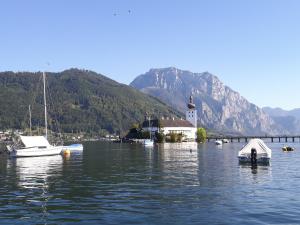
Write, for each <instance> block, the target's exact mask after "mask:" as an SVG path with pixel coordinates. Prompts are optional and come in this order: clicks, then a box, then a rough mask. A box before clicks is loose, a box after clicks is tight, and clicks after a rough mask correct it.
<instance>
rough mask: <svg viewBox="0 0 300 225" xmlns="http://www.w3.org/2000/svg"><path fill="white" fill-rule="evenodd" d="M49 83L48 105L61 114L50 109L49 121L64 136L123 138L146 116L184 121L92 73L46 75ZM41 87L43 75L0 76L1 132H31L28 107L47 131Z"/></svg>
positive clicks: (35, 121)
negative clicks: (81, 134)
mask: <svg viewBox="0 0 300 225" xmlns="http://www.w3.org/2000/svg"><path fill="white" fill-rule="evenodd" d="M46 83H47V90H48V91H47V93H48V94H50V95H48V97H49V100H51V99H52V101H48V104H49V105H51V104H52V105H53V106H54V107H52V108H53V109H56V110H53V109H52V108H51V107H48V109H49V111H48V113H49V117H50V118H57V120H58V122H59V123H60V125H61V128H62V130H63V131H64V132H81V131H84V132H96V133H99V132H102V131H103V132H109V133H119V132H121V133H124V132H126V131H127V130H128V129H129V128H130V127H131V126H132V124H133V123H138V122H141V121H142V120H143V119H144V116H145V114H146V113H149V114H150V115H153V116H156V117H159V116H165V115H168V116H171V115H173V116H178V117H180V116H182V114H180V113H179V112H177V111H176V110H173V109H172V108H170V107H169V106H168V105H166V104H165V103H163V102H162V101H160V100H158V99H156V98H153V97H151V96H147V95H145V94H143V93H141V92H140V91H138V90H136V89H134V88H132V87H129V86H128V85H125V84H121V83H118V82H116V81H114V80H112V79H110V78H108V77H106V76H104V75H102V74H98V73H95V72H93V71H90V70H79V69H76V68H71V69H68V70H64V71H62V72H56V73H51V72H47V82H46ZM41 87H42V85H41V73H40V72H35V73H30V72H17V73H15V72H9V71H8V72H1V73H0V105H1V107H0V130H3V129H8V128H14V129H20V128H22V129H24V128H26V127H28V124H27V123H28V122H27V121H28V118H27V116H28V115H26V114H28V113H27V111H28V105H32V118H33V120H32V123H33V126H34V127H38V126H43V124H44V122H43V105H42V104H43V99H42V97H41V96H43V94H42V88H41ZM49 120H50V119H49ZM49 124H50V125H51V120H50V121H49Z"/></svg>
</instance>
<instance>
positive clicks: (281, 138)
mask: <svg viewBox="0 0 300 225" xmlns="http://www.w3.org/2000/svg"><path fill="white" fill-rule="evenodd" d="M253 138H259V139H262V140H265V141H270V142H276V143H281V142H300V135H277V136H267V135H265V136H226V135H224V136H221V135H220V136H208V137H207V138H206V139H207V141H208V142H210V141H216V140H222V139H227V140H229V141H230V142H248V141H249V140H250V139H253Z"/></svg>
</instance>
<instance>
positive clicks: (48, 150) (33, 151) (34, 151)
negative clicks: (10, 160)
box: [10, 146, 63, 158]
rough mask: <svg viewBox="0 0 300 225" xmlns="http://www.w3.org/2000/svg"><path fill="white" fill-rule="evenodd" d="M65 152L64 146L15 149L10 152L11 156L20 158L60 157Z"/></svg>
mask: <svg viewBox="0 0 300 225" xmlns="http://www.w3.org/2000/svg"><path fill="white" fill-rule="evenodd" d="M62 150H63V146H47V147H30V148H21V149H13V150H12V151H10V156H12V157H15V158H18V157H35V156H50V155H59V154H61V152H62Z"/></svg>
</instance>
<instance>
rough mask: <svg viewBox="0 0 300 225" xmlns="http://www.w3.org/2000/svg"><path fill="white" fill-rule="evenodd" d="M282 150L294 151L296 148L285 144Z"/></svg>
mask: <svg viewBox="0 0 300 225" xmlns="http://www.w3.org/2000/svg"><path fill="white" fill-rule="evenodd" d="M282 151H284V152H292V151H294V148H292V147H291V146H283V147H282Z"/></svg>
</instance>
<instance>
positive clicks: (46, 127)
mask: <svg viewBox="0 0 300 225" xmlns="http://www.w3.org/2000/svg"><path fill="white" fill-rule="evenodd" d="M43 81H44V106H45V129H46V133H45V135H46V139H48V123H47V102H46V73H45V72H43Z"/></svg>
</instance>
